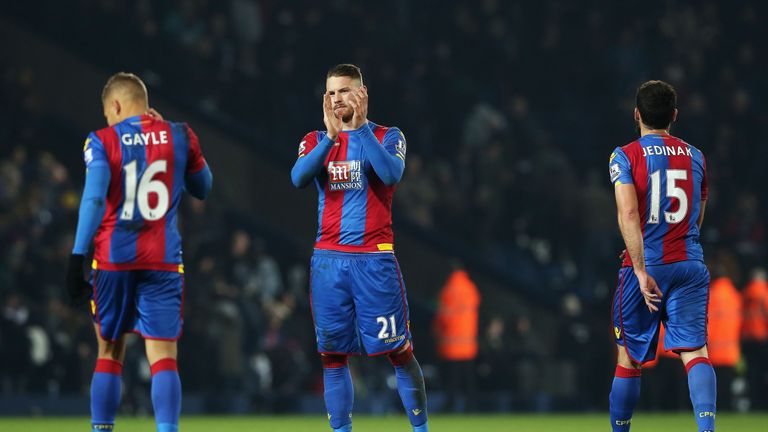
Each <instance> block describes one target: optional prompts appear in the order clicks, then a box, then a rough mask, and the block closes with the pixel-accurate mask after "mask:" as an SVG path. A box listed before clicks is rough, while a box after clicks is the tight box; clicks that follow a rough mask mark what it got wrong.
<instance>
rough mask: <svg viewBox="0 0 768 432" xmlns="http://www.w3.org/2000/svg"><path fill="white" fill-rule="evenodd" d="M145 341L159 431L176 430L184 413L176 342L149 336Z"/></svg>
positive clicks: (170, 431) (153, 403) (153, 405)
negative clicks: (180, 416)
mask: <svg viewBox="0 0 768 432" xmlns="http://www.w3.org/2000/svg"><path fill="white" fill-rule="evenodd" d="M145 343H146V349H147V360H148V361H149V364H150V371H151V373H152V407H153V408H154V409H155V423H156V424H157V432H176V431H178V430H179V415H180V414H181V379H180V378H179V369H178V366H177V364H176V357H177V345H176V341H164V340H153V339H147V340H146V342H145Z"/></svg>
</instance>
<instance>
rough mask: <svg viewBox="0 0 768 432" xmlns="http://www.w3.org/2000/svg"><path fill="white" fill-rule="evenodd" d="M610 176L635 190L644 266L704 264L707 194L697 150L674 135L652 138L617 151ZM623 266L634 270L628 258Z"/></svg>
mask: <svg viewBox="0 0 768 432" xmlns="http://www.w3.org/2000/svg"><path fill="white" fill-rule="evenodd" d="M609 171H610V176H611V182H613V183H614V184H632V185H634V186H635V190H636V192H637V201H638V211H639V213H640V223H641V228H642V231H643V244H644V247H645V262H646V265H657V264H668V263H673V262H678V261H686V260H699V261H703V260H704V252H703V250H702V248H701V244H700V243H699V226H698V224H697V222H698V220H699V214H700V212H701V202H702V201H706V199H707V194H708V188H707V174H706V161H705V159H704V154H703V153H702V152H701V151H700V150H699V149H697V148H696V147H694V146H692V145H690V144H688V143H686V142H685V141H683V140H681V139H680V138H676V137H673V136H671V135H666V134H664V135H659V134H649V135H645V136H643V137H641V138H640V139H639V140H637V141H634V142H631V143H629V144H627V145H625V146H623V147H619V148H616V149H615V150H614V151H613V154H611V158H610V162H609ZM623 265H624V266H631V265H632V262H631V260H630V258H629V254H625V259H624V263H623Z"/></svg>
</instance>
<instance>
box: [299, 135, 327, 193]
mask: <svg viewBox="0 0 768 432" xmlns="http://www.w3.org/2000/svg"><path fill="white" fill-rule="evenodd" d="M335 138H336V137H335V136H334V137H333V138H330V137H329V136H328V135H324V136H323V138H322V139H321V140H320V142H317V133H316V132H310V133H308V134H307V135H306V136H305V137H304V139H303V140H302V141H301V144H299V158H298V159H296V163H295V164H293V169H291V182H292V183H293V185H294V186H295V187H297V188H303V187H306V186H307V185H308V184H309V183H310V182H311V181H312V179H314V178H315V177H316V176H317V175H318V174H320V172H321V171H322V169H323V165H324V163H325V159H326V158H327V157H328V153H330V152H331V148H333V142H334V140H335Z"/></svg>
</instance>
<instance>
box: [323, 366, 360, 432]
mask: <svg viewBox="0 0 768 432" xmlns="http://www.w3.org/2000/svg"><path fill="white" fill-rule="evenodd" d="M320 359H321V361H322V362H323V384H324V386H325V408H326V410H327V411H328V422H329V423H330V424H331V428H332V429H333V431H334V432H349V431H351V430H352V405H353V404H354V400H355V390H354V388H353V387H352V375H350V373H349V360H348V357H347V356H345V355H322V356H320Z"/></svg>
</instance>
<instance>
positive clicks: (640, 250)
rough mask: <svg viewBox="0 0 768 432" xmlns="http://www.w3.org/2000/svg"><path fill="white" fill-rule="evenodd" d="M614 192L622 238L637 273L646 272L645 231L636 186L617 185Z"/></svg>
mask: <svg viewBox="0 0 768 432" xmlns="http://www.w3.org/2000/svg"><path fill="white" fill-rule="evenodd" d="M614 192H615V194H616V210H617V216H618V219H619V230H621V236H622V237H623V238H624V244H625V245H626V247H627V253H628V254H629V257H630V258H631V259H632V265H633V267H634V269H635V271H638V270H640V271H645V249H644V247H643V230H642V228H641V227H640V211H639V209H638V204H637V192H636V191H635V185H632V184H621V183H617V184H616V185H615V186H614Z"/></svg>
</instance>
